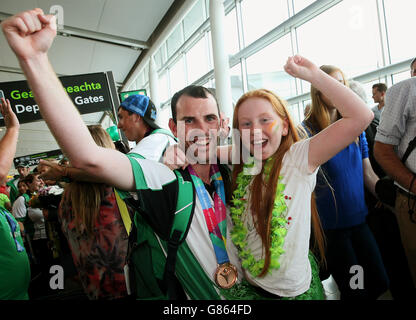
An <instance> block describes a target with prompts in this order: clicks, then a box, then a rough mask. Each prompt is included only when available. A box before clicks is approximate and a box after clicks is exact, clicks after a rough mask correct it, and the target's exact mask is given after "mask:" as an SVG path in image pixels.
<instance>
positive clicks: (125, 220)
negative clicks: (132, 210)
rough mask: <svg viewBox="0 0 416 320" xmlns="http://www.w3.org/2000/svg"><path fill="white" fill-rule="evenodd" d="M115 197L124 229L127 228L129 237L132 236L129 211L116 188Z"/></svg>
mask: <svg viewBox="0 0 416 320" xmlns="http://www.w3.org/2000/svg"><path fill="white" fill-rule="evenodd" d="M114 195H115V196H116V201H117V206H118V210H119V211H120V215H121V220H123V224H124V228H126V232H127V235H128V236H129V235H130V231H131V218H130V214H129V211H128V210H127V206H126V203H125V202H124V201H123V200H122V198H121V196H120V194H119V192H118V191H117V190H116V189H115V188H114Z"/></svg>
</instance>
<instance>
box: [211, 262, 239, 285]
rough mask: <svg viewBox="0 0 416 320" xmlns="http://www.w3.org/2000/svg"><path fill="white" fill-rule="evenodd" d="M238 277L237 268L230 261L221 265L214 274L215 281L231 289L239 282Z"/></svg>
mask: <svg viewBox="0 0 416 320" xmlns="http://www.w3.org/2000/svg"><path fill="white" fill-rule="evenodd" d="M237 277H238V272H237V268H236V267H235V266H233V265H232V264H231V263H229V262H226V263H223V264H221V265H219V266H218V267H217V270H216V271H215V274H214V279H215V283H216V284H217V285H218V286H219V287H221V288H223V289H230V288H231V287H232V286H233V285H234V284H235V283H236V282H237Z"/></svg>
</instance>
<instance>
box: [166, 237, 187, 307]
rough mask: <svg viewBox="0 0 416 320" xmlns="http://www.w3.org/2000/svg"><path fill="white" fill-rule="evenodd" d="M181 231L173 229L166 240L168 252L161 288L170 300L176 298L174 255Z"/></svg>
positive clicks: (175, 254)
mask: <svg viewBox="0 0 416 320" xmlns="http://www.w3.org/2000/svg"><path fill="white" fill-rule="evenodd" d="M181 235H182V232H181V231H179V230H174V231H173V234H172V236H171V238H170V239H169V241H168V252H167V257H166V263H165V271H164V273H163V282H162V283H163V287H164V288H162V289H163V290H164V291H165V292H166V294H167V296H168V299H170V300H178V298H179V297H178V288H177V279H176V276H175V266H176V256H177V252H178V247H179V239H180V238H181Z"/></svg>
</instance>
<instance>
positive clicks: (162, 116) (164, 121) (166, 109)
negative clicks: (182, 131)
mask: <svg viewBox="0 0 416 320" xmlns="http://www.w3.org/2000/svg"><path fill="white" fill-rule="evenodd" d="M157 111H158V114H157V124H158V125H159V126H160V127H162V128H165V129H168V130H169V119H170V118H171V110H170V104H167V105H164V106H163V107H162V108H160V109H158V110H157Z"/></svg>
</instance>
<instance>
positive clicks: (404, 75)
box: [393, 51, 416, 84]
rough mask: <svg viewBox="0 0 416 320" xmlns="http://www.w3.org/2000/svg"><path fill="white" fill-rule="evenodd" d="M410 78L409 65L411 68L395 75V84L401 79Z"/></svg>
mask: <svg viewBox="0 0 416 320" xmlns="http://www.w3.org/2000/svg"><path fill="white" fill-rule="evenodd" d="M415 54H416V51H415ZM409 78H410V66H409V70H406V71H403V72H399V73H396V74H394V75H393V84H396V83H398V82H400V81H403V80H406V79H409Z"/></svg>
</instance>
